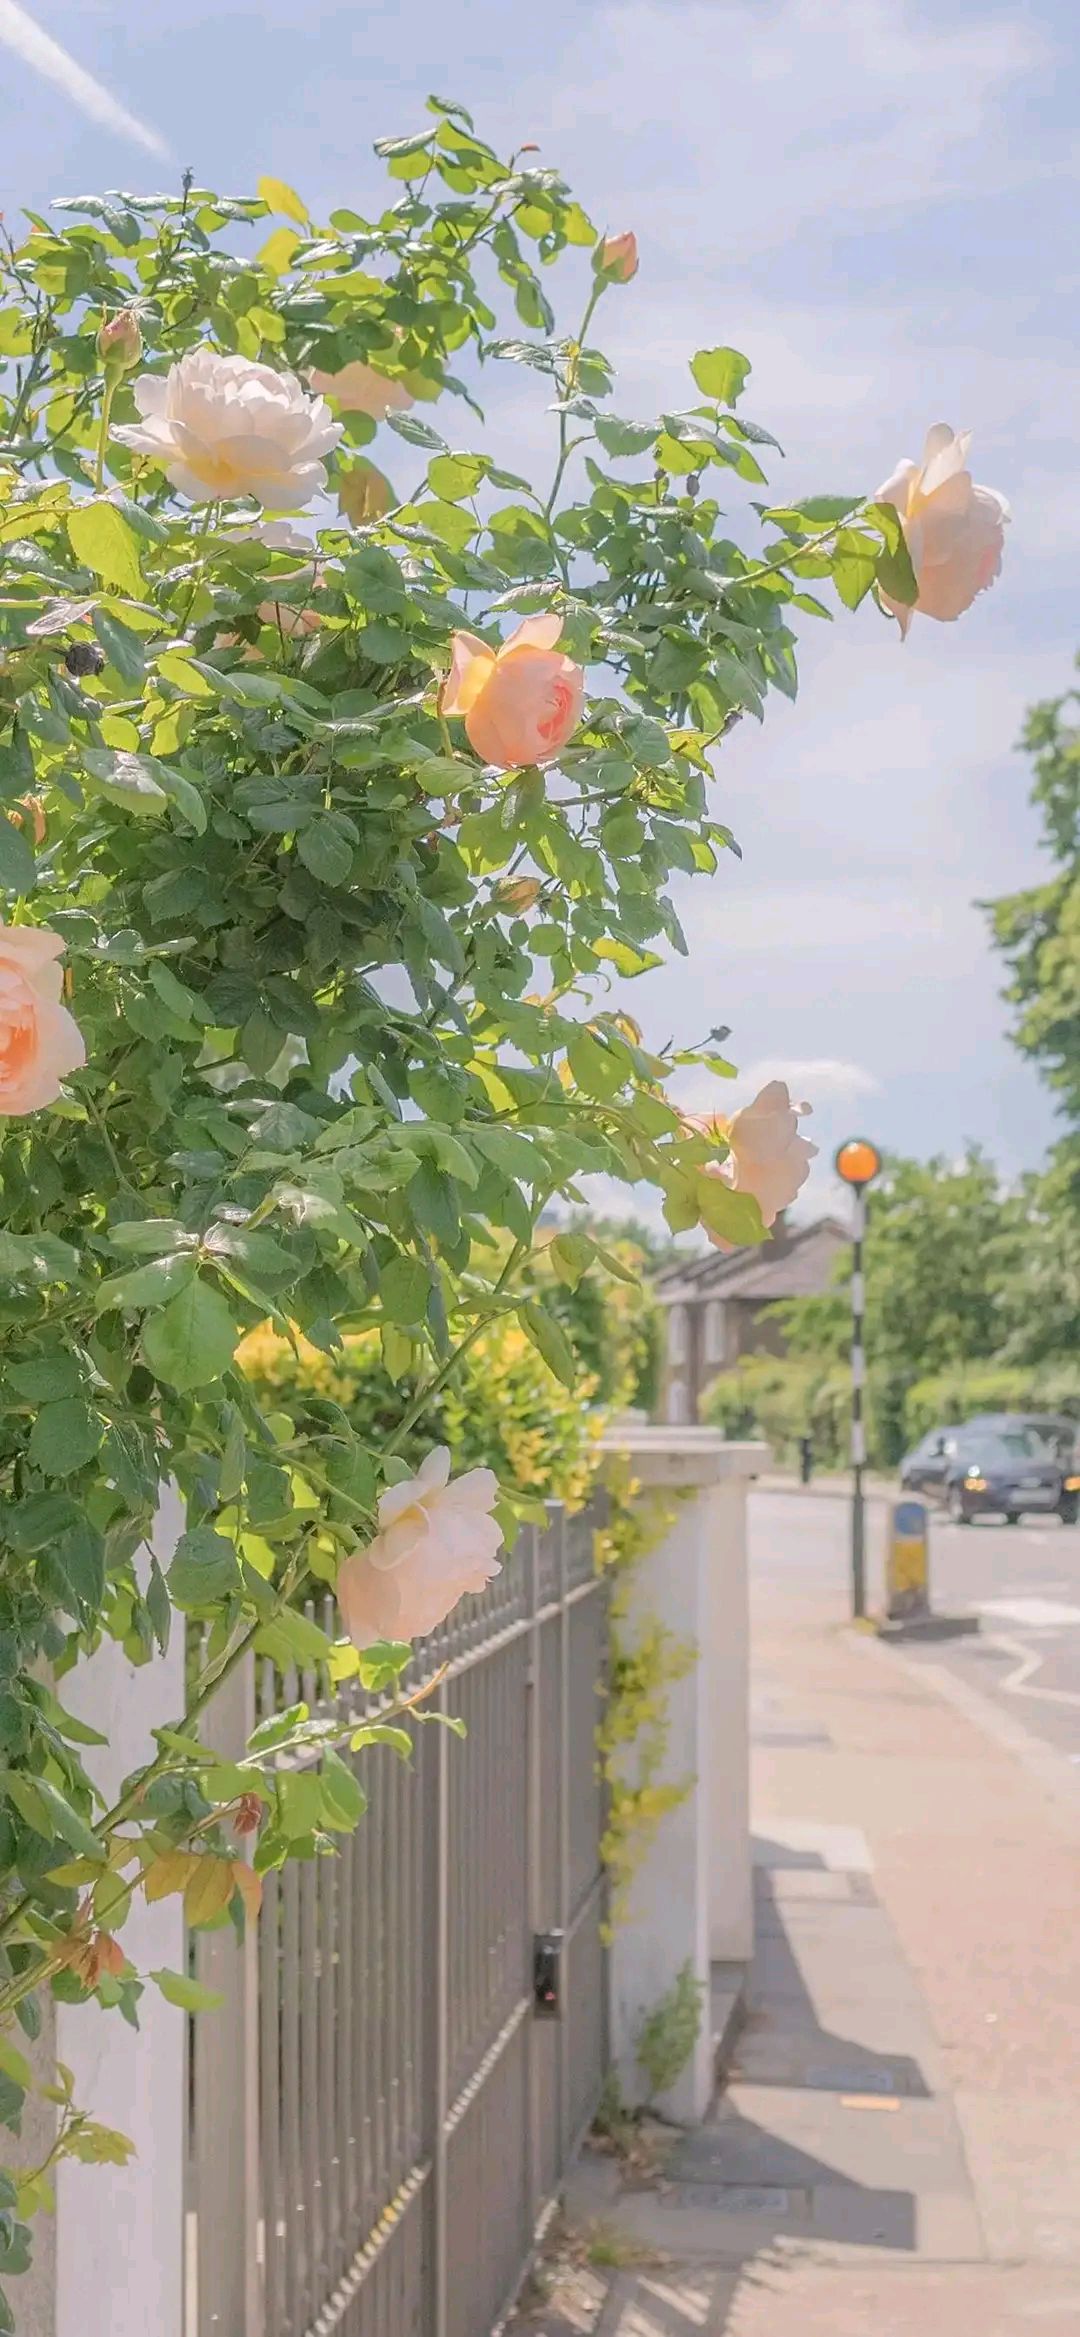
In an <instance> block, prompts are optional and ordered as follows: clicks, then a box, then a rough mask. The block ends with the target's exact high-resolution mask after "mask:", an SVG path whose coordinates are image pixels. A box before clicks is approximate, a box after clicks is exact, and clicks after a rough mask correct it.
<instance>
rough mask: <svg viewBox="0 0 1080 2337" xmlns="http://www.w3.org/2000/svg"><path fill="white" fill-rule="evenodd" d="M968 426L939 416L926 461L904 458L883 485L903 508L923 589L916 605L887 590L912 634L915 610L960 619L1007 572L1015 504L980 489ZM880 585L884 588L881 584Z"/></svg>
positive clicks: (884, 495)
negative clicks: (1008, 525) (1004, 560)
mask: <svg viewBox="0 0 1080 2337" xmlns="http://www.w3.org/2000/svg"><path fill="white" fill-rule="evenodd" d="M970 444H971V432H970V430H961V431H953V430H950V428H949V425H948V423H947V422H935V423H934V426H933V429H932V430H929V431H928V432H927V437H926V445H925V446H924V448H923V458H922V462H921V463H913V462H911V461H910V460H906V461H904V462H902V463H898V464H897V466H896V469H895V471H894V472H893V474H892V477H891V478H890V479H886V481H885V484H884V486H883V487H879V488H878V491H877V496H876V501H877V502H878V503H891V504H892V505H893V507H894V509H895V510H896V511H898V512H899V514H900V524H901V526H902V528H903V530H904V540H905V542H906V544H907V548H908V551H909V553H910V555H911V565H912V567H913V568H914V570H915V578H916V582H917V584H918V587H919V593H918V599H917V600H916V602H915V605H914V608H910V607H908V606H907V605H906V604H905V603H904V602H903V601H898V600H893V599H892V598H891V597H890V595H889V594H888V593H887V592H882V593H881V599H882V602H883V604H884V606H885V607H886V608H887V609H889V610H891V612H892V614H893V616H895V617H897V618H898V619H899V623H900V631H901V634H902V635H903V634H906V632H907V629H908V626H909V625H910V623H911V620H912V617H913V616H914V614H915V611H916V610H918V611H919V613H920V615H921V616H924V617H938V618H940V619H941V620H942V621H943V622H945V623H947V622H948V621H949V620H950V619H951V618H953V617H962V616H963V614H964V611H965V609H969V608H970V607H971V604H972V601H973V600H974V599H975V596H976V593H980V592H985V590H986V587H987V585H988V584H992V583H993V581H994V578H995V576H997V575H999V574H1000V571H1001V556H1002V553H1003V551H1004V548H1005V522H1006V520H1007V519H1008V517H1009V506H1008V504H1007V503H1006V501H1005V497H1004V495H999V494H998V492H997V489H996V488H995V487H977V486H976V484H975V481H974V479H973V478H972V476H971V472H970V471H969V470H968V469H967V468H966V464H967V452H968V448H969V446H970ZM879 589H880V588H879Z"/></svg>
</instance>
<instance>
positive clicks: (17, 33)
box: [0, 0, 169, 160]
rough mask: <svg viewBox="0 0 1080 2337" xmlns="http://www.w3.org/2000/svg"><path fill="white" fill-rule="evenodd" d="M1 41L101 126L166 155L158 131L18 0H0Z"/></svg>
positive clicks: (151, 152)
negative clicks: (55, 39) (21, 5)
mask: <svg viewBox="0 0 1080 2337" xmlns="http://www.w3.org/2000/svg"><path fill="white" fill-rule="evenodd" d="M0 42H2V43H3V44H4V45H5V46H6V47H7V48H9V49H11V50H12V51H13V52H14V54H15V56H16V57H21V58H22V61H23V64H24V65H30V66H32V67H33V70H34V72H35V73H40V74H41V75H42V76H43V78H44V79H45V80H46V81H51V82H52V83H53V86H54V88H56V89H59V90H61V91H62V92H63V94H64V96H65V97H68V98H70V99H71V103H72V105H75V106H78V108H79V111H80V113H83V114H86V115H88V117H89V119H90V120H91V121H92V122H100V123H101V126H102V129H104V130H114V131H115V132H116V134H117V136H118V137H120V138H131V139H133V140H134V142H135V144H136V145H137V146H142V147H145V149H146V152H147V153H148V154H158V155H161V156H162V157H163V158H165V159H166V160H167V159H168V156H169V148H168V147H167V145H166V143H165V140H164V138H159V137H158V134H157V131H156V130H151V129H150V128H149V126H148V124H147V123H146V122H140V121H139V120H138V119H137V118H136V116H135V115H134V114H129V112H128V110H127V107H126V106H122V105H120V104H119V102H118V100H117V99H116V98H115V97H113V96H112V94H111V92H110V91H109V90H107V89H104V88H103V87H102V84H101V82H100V81H95V79H94V76H93V74H92V73H87V72H86V71H85V70H84V68H83V66H81V65H77V64H76V62H75V59H74V57H69V56H68V53H67V50H66V49H62V48H61V46H60V43H59V41H54V40H53V38H52V36H51V34H49V33H47V32H42V29H41V26H40V25H39V24H35V23H34V20H33V17H32V16H28V15H27V13H26V10H25V8H20V7H19V6H18V5H17V0H0Z"/></svg>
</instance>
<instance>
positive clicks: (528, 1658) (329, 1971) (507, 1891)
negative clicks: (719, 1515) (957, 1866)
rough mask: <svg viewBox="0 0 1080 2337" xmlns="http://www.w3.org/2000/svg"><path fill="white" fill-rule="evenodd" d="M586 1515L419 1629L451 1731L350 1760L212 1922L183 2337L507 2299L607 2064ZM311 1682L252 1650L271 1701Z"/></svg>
mask: <svg viewBox="0 0 1080 2337" xmlns="http://www.w3.org/2000/svg"><path fill="white" fill-rule="evenodd" d="M596 1524H597V1509H596V1507H595V1506H593V1507H591V1508H589V1509H587V1510H585V1511H583V1512H581V1513H580V1514H579V1515H578V1516H576V1517H572V1518H565V1517H564V1516H563V1515H562V1514H561V1512H559V1511H558V1510H553V1511H552V1513H551V1518H550V1522H549V1524H548V1526H547V1528H546V1530H545V1531H543V1532H537V1531H535V1530H531V1529H530V1530H528V1531H525V1532H523V1533H522V1534H521V1536H520V1538H519V1540H518V1543H517V1546H516V1548H515V1551H514V1553H513V1556H512V1557H511V1558H510V1559H509V1560H508V1561H507V1563H506V1565H505V1566H504V1569H503V1572H502V1573H501V1575H499V1576H498V1577H497V1579H496V1580H495V1582H493V1583H492V1584H491V1586H490V1588H489V1589H488V1590H487V1591H486V1592H485V1593H484V1594H483V1596H482V1597H480V1598H477V1599H474V1600H471V1601H469V1602H468V1608H467V1611H462V1610H459V1611H458V1613H457V1614H456V1615H455V1616H453V1617H452V1618H451V1619H450V1621H449V1623H448V1624H446V1625H445V1626H444V1627H443V1629H442V1630H441V1631H439V1632H437V1633H435V1634H433V1635H432V1637H431V1638H430V1639H427V1640H425V1641H424V1643H423V1646H422V1649H421V1651H420V1666H421V1668H420V1671H419V1678H420V1679H423V1678H430V1677H432V1675H433V1674H434V1673H435V1672H437V1671H438V1670H439V1669H440V1668H441V1667H442V1666H444V1665H445V1666H446V1674H445V1677H444V1679H443V1681H442V1683H441V1685H440V1686H439V1687H438V1688H437V1689H436V1691H435V1693H434V1695H433V1697H432V1698H431V1700H430V1705H429V1707H428V1709H441V1710H442V1711H443V1712H445V1713H448V1714H450V1715H452V1716H456V1717H458V1718H460V1720H461V1721H463V1723H464V1724H465V1728H466V1731H467V1733H466V1735H465V1737H464V1739H463V1740H459V1739H458V1738H457V1737H456V1736H455V1735H454V1734H452V1733H451V1732H450V1731H449V1730H448V1729H446V1728H445V1727H441V1726H424V1727H419V1728H417V1729H416V1732H415V1733H416V1736H417V1739H418V1742H417V1747H416V1754H415V1758H414V1761H413V1763H412V1764H411V1765H410V1766H408V1767H406V1766H405V1765H404V1764H402V1763H401V1762H400V1761H399V1760H398V1759H397V1758H396V1757H395V1755H394V1754H393V1753H392V1752H391V1751H389V1750H383V1749H378V1750H368V1751H366V1752H364V1753H363V1754H361V1755H360V1756H359V1757H358V1763H357V1768H358V1774H359V1775H360V1777H361V1779H362V1782H363V1785H364V1788H365V1791H366V1792H367V1794H368V1796H369V1808H368V1811H367V1813H366V1815H365V1816H364V1818H362V1820H361V1822H360V1825H359V1827H358V1828H357V1830H356V1832H355V1833H354V1834H352V1835H349V1836H346V1837H343V1838H342V1842H341V1846H340V1854H339V1856H337V1857H336V1858H318V1859H312V1860H310V1861H307V1862H301V1863H294V1864H291V1865H289V1866H287V1867H286V1868H285V1869H283V1870H282V1871H281V1872H280V1873H279V1874H276V1875H273V1876H268V1877H267V1878H266V1891H265V1898H264V1903H263V1911H262V1916H261V1919H260V1922H259V1925H258V1933H257V1938H256V1937H254V1936H253V1937H252V1939H251V1940H250V1941H249V1943H248V1946H247V1949H246V1951H245V1952H243V1953H241V1954H239V1955H238V1954H237V1953H236V1952H235V1949H234V1947H233V1944H232V1942H231V1940H229V1939H224V1938H223V1937H222V1936H221V1935H219V1934H215V1933H209V1934H204V1935H202V1937H201V1939H200V1946H199V1969H200V1973H201V1974H202V1975H203V1976H204V1977H205V1978H207V1979H209V1980H211V1981H212V1983H213V1984H215V1985H217V1986H218V1987H224V1988H225V1989H226V1991H227V1994H228V1998H229V2001H228V2002H227V2004H226V2006H225V2007H224V2008H223V2009H222V2010H221V2011H219V2012H218V2013H216V2014H213V2013H212V2014H208V2015H202V2016H200V2018H199V2019H198V2020H197V2021H196V2022H195V2023H194V2024H193V2032H194V2055H193V2072H192V2075H193V2084H192V2133H191V2152H190V2168H191V2181H190V2198H189V2227H188V2259H187V2260H188V2280H189V2297H188V2314H187V2331H188V2337H211V2332H213V2333H214V2337H489V2333H490V2332H491V2331H492V2330H493V2329H494V2328H496V2327H497V2325H498V2323H499V2320H500V2318H501V2316H502V2315H503V2313H504V2312H505V2310H506V2308H507V2306H508V2304H509V2303H510V2301H511V2299H512V2297H513V2295H514V2292H515V2289H516V2287H517V2285H518V2282H519V2280H520V2278H521V2275H522V2272H523V2270H524V2268H525V2266H526V2264H527V2262H528V2258H529V2255H530V2253H531V2250H532V2247H533V2245H534V2241H535V2237H536V2234H537V2231H538V2229H539V2227H540V2226H541V2224H542V2222H543V2220H544V2217H545V2215H546V2213H547V2211H548V2208H549V2205H550V2202H551V2200H552V2198H553V2196H554V2193H555V2191H556V2190H557V2187H558V2184H559V2181H560V2178H561V2175H562V2173H563V2170H564V2169H565V2167H566V2165H567V2162H568V2160H569V2158H570V2156H571V2154H572V2151H573V2149H574V2147H575V2145H576V2143H577V2141H578V2138H579V2137H580V2135H581V2133H582V2131H583V2130H584V2128H585V2127H586V2125H587V2124H588V2122H589V2119H590V2118H591V2116H592V2114H593V2111H594V2109H595V2107H596V2104H597V2101H598V2098H599V2094H600V2090H601V2086H602V2083H603V2076H604V2070H605V2062H606V1972H605V1955H604V1948H603V1943H602V1917H603V1900H604V1878H603V1873H602V1869H601V1863H600V1839H601V1833H602V1824H603V1803H602V1789H601V1785H600V1781H599V1778H598V1774H597V1760H596V1745H595V1732H596V1722H597V1717H598V1701H597V1699H598V1694H599V1691H600V1687H601V1684H602V1679H603V1674H604V1667H605V1660H606V1647H607V1616H606V1598H605V1590H604V1585H603V1582H602V1580H601V1579H600V1578H598V1577H597V1574H596V1571H595V1566H594V1562H593V1538H594V1530H595V1527H596ZM310 1686H311V1683H308V1684H307V1687H308V1689H310ZM298 1693H305V1684H304V1683H302V1682H301V1683H298V1682H297V1681H296V1679H295V1678H292V1679H290V1678H284V1679H282V1678H280V1677H279V1676H277V1675H275V1674H274V1673H273V1672H272V1670H271V1669H270V1667H266V1673H265V1676H264V1678H263V1679H262V1680H261V1681H260V1682H259V1683H258V1698H257V1701H258V1706H259V1714H260V1717H261V1716H262V1714H263V1713H264V1712H266V1711H267V1710H272V1709H274V1708H275V1707H276V1706H277V1705H286V1704H288V1703H290V1702H293V1701H295V1699H296V1697H297V1695H298ZM308 1700H309V1701H311V1700H312V1699H311V1697H310V1695H309V1696H308ZM247 1702H248V1710H247V1711H246V1712H244V1713H241V1712H240V1711H239V1708H238V1706H237V1705H236V1701H235V1698H234V1724H235V1733H236V1734H239V1733H240V1731H241V1729H242V1728H243V1726H244V1724H245V1723H246V1724H248V1725H250V1721H251V1718H252V1711H251V1707H252V1705H253V1704H254V1702H255V1683H254V1681H253V1680H251V1679H249V1683H248V1688H247ZM374 1709H375V1700H374V1699H370V1698H365V1697H364V1695H363V1693H362V1692H352V1703H351V1707H349V1708H347V1710H350V1711H352V1712H355V1715H356V1717H357V1719H358V1720H359V1719H362V1718H363V1717H365V1716H366V1715H367V1714H368V1713H369V1712H371V1711H373V1710H374ZM223 1749H225V1748H224V1747H223ZM544 1934H554V1935H561V1940H560V1939H559V1938H558V1937H556V1940H555V1942H554V1958H555V1973H554V1977H555V1980H556V1984H557V1994H558V2012H557V2014H556V2016H555V2017H544V2012H543V2010H540V2011H538V2008H537V1994H536V1988H535V1943H536V1940H537V1937H538V1935H544Z"/></svg>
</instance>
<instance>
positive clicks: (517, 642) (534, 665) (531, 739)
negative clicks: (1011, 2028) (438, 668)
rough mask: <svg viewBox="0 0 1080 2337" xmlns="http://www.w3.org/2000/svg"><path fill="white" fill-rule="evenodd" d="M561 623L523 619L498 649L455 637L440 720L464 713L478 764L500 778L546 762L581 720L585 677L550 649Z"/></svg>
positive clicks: (473, 637)
mask: <svg viewBox="0 0 1080 2337" xmlns="http://www.w3.org/2000/svg"><path fill="white" fill-rule="evenodd" d="M561 632H562V618H561V617H556V616H550V617H526V619H525V622H524V624H522V625H519V626H518V629H517V632H516V633H512V634H511V635H510V639H509V641H504V642H503V645H502V648H501V649H499V650H494V649H489V648H488V645H487V642H486V641H478V640H477V638H476V635H475V633H455V635H454V638H453V642H452V644H451V662H450V671H449V673H448V675H447V677H446V680H445V682H444V683H443V686H442V689H441V691H440V692H439V712H440V714H462V715H464V718H465V735H466V737H467V739H468V741H469V745H470V746H471V747H474V748H475V750H476V753H477V754H478V755H479V757H480V760H481V762H483V763H492V764H494V765H495V767H496V769H498V770H500V771H517V770H520V769H521V768H522V766H523V765H524V764H526V763H546V762H550V760H551V758H552V756H553V755H557V754H558V753H559V750H560V748H561V747H564V746H565V745H566V742H567V739H568V738H570V737H572V735H573V733H574V731H575V730H576V729H577V726H578V723H579V722H580V720H581V706H582V700H583V698H584V695H585V676H584V674H583V672H582V670H581V667H580V666H579V665H575V664H574V661H573V658H571V657H563V656H561V655H560V653H559V651H558V650H557V649H556V647H555V643H556V642H557V640H558V638H559V635H560V633H561Z"/></svg>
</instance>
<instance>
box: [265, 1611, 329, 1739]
mask: <svg viewBox="0 0 1080 2337" xmlns="http://www.w3.org/2000/svg"><path fill="white" fill-rule="evenodd" d="M332 1646H333V1641H332V1640H330V1639H328V1638H327V1636H326V1633H325V1631H322V1630H320V1628H319V1625H318V1624H317V1623H313V1622H312V1621H311V1620H310V1617H309V1616H307V1615H300V1614H298V1613H297V1610H296V1608H295V1607H282V1608H281V1609H280V1610H279V1612H278V1613H277V1614H276V1615H274V1616H272V1617H271V1619H270V1620H269V1622H266V1623H261V1624H260V1626H259V1629H258V1631H257V1632H256V1635H255V1649H256V1653H257V1654H259V1655H269V1656H272V1657H273V1660H274V1662H275V1663H276V1664H281V1665H282V1666H283V1667H284V1666H285V1665H286V1664H303V1665H310V1664H317V1663H325V1662H326V1661H327V1659H328V1657H329V1654H330V1650H331V1647H332ZM252 1743H253V1744H254V1738H253V1739H252Z"/></svg>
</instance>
